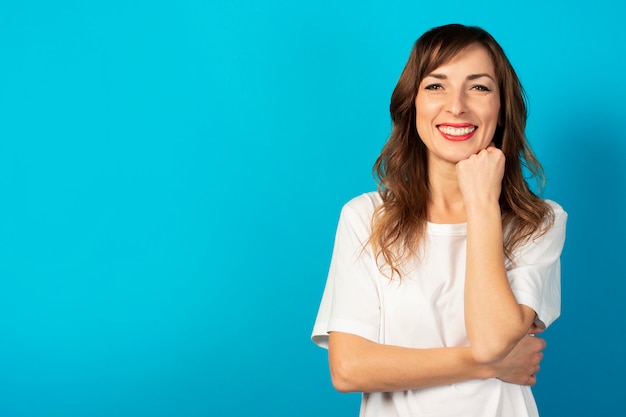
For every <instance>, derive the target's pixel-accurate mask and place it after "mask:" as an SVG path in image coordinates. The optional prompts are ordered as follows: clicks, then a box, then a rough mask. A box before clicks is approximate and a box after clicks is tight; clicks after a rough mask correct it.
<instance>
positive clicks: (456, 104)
mask: <svg viewBox="0 0 626 417" xmlns="http://www.w3.org/2000/svg"><path fill="white" fill-rule="evenodd" d="M446 105H447V111H448V112H449V113H450V114H452V115H453V116H460V115H462V114H464V113H465V112H466V111H467V107H466V106H467V103H466V97H465V94H464V92H463V91H462V90H456V91H450V92H449V94H448V100H447V103H446Z"/></svg>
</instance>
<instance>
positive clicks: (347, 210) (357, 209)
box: [341, 191, 383, 222]
mask: <svg viewBox="0 0 626 417" xmlns="http://www.w3.org/2000/svg"><path fill="white" fill-rule="evenodd" d="M382 203H383V201H382V199H381V197H380V194H378V192H377V191H371V192H369V193H365V194H361V195H360V196H358V197H354V198H353V199H352V200H350V201H348V202H347V203H346V204H344V206H343V208H342V209H341V216H342V217H350V218H353V219H356V218H358V219H363V220H367V222H370V221H371V219H372V215H373V214H374V211H375V210H376V208H377V207H378V206H380V205H381V204H382Z"/></svg>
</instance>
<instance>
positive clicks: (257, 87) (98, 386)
mask: <svg viewBox="0 0 626 417" xmlns="http://www.w3.org/2000/svg"><path fill="white" fill-rule="evenodd" d="M616 4H617V2H612V1H611V2H604V1H594V2H580V4H579V5H577V4H576V3H572V2H570V1H568V2H565V1H553V2H548V1H542V2H539V1H526V2H524V5H523V6H522V5H521V3H520V4H519V5H514V4H505V2H500V1H476V2H467V1H449V2H446V3H445V6H444V5H443V4H442V3H440V2H424V4H422V2H417V1H391V2H382V1H378V2H374V1H354V0H351V1H344V2H334V1H319V2H291V1H269V0H268V1H251V0H250V1H246V0H238V1H229V2H227V1H223V2H210V1H201V0H187V1H180V2H178V1H176V2H175V1H165V0H161V1H159V0H153V1H146V0H125V1H120V0H112V1H107V2H95V1H69V0H61V1H54V2H53V1H50V2H44V1H22V2H9V1H7V0H5V1H2V4H1V6H0V52H1V54H0V60H1V61H0V62H1V65H0V201H1V203H0V415H2V416H10V417H18V416H29V417H30V416H63V417H74V416H94V417H97V416H113V415H116V416H243V415H257V416H258V415H272V416H317V415H320V414H326V415H336V416H346V415H357V413H358V411H357V409H358V402H359V395H358V394H350V395H344V394H339V393H337V392H335V391H334V390H333V388H332V386H331V384H330V381H329V376H328V370H327V363H326V355H325V351H323V350H321V349H319V348H317V347H316V346H314V345H313V344H312V343H311V342H310V341H309V335H310V331H311V327H312V325H313V321H314V318H315V314H316V312H317V306H318V303H319V300H320V297H321V294H322V289H323V285H324V282H325V277H326V273H327V269H328V263H329V260H330V254H331V249H332V243H333V238H334V233H335V227H336V222H337V219H338V215H339V210H340V208H341V206H342V205H343V203H345V202H346V201H347V200H348V199H350V198H352V197H353V196H356V195H358V194H360V193H362V192H366V191H369V190H372V189H374V183H373V181H372V179H371V175H370V170H371V166H372V164H373V162H374V159H375V158H376V156H377V155H378V152H379V151H380V149H381V147H382V145H383V143H384V142H385V140H386V138H387V135H388V133H389V128H390V121H389V115H388V103H389V97H390V95H391V91H392V89H393V87H394V85H395V83H396V80H397V78H398V76H399V74H400V71H401V69H402V67H403V66H404V63H405V60H406V58H407V57H408V54H409V51H410V48H411V46H412V43H413V42H414V40H415V39H416V38H417V37H418V36H419V35H420V34H421V33H423V32H424V31H425V30H427V29H429V28H431V27H433V26H436V25H440V24H445V23H451V22H460V23H465V24H477V25H480V26H483V27H484V28H485V29H487V30H488V31H490V32H491V33H492V34H493V35H494V36H495V37H496V39H498V40H499V42H500V43H501V44H502V45H503V47H504V48H505V50H506V51H507V53H508V55H509V58H510V59H511V61H512V62H513V64H514V66H515V67H516V69H517V71H518V73H519V75H520V77H521V79H522V81H523V83H524V85H525V87H526V89H527V92H528V95H529V98H530V119H529V125H528V130H527V133H528V136H529V138H530V141H531V143H532V145H533V147H534V149H535V151H536V153H537V155H538V157H539V158H540V160H541V161H542V162H543V164H544V167H545V169H546V171H547V176H548V187H547V189H546V192H545V196H546V197H549V198H552V199H555V200H557V201H559V202H560V203H561V204H562V205H563V206H564V207H565V208H566V209H567V211H568V212H569V214H570V220H569V228H568V240H567V243H566V247H565V251H564V254H563V258H562V260H563V314H562V317H561V319H559V321H557V322H556V323H555V325H554V326H553V327H552V328H551V329H549V330H548V331H547V332H546V334H545V336H546V338H547V340H548V348H547V350H546V352H545V353H546V358H545V360H544V361H543V367H542V372H541V373H540V378H539V383H538V385H537V386H536V388H535V393H536V397H537V400H538V403H539V407H540V410H541V411H542V415H543V416H590V415H598V416H623V415H625V414H626V406H625V403H624V394H626V390H625V388H624V383H623V376H624V375H625V374H626V355H624V350H623V349H624V348H623V346H624V334H625V332H624V330H625V328H626V319H625V314H624V312H623V311H622V308H623V306H624V305H625V304H626V296H625V294H626V288H625V285H626V284H625V279H624V278H625V277H626V274H625V268H624V262H623V261H624V256H623V252H624V244H623V236H624V234H625V233H626V224H625V220H624V219H625V217H624V213H625V211H626V210H625V208H626V207H625V205H626V199H625V197H624V196H625V191H626V190H625V185H624V184H625V175H626V168H624V165H623V164H622V163H621V160H622V156H623V155H624V154H626V129H624V127H623V120H624V97H626V82H625V78H624V73H625V71H626V65H625V61H624V43H625V41H626V36H625V35H624V31H623V26H624V24H623V21H624V17H625V15H626V14H625V13H624V10H623V9H621V8H620V7H619V6H617V5H616Z"/></svg>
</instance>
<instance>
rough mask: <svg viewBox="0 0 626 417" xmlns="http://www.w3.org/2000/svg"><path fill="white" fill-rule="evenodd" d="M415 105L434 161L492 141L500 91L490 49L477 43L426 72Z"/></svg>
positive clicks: (462, 156)
mask: <svg viewBox="0 0 626 417" xmlns="http://www.w3.org/2000/svg"><path fill="white" fill-rule="evenodd" d="M415 111H416V121H415V125H416V127H417V132H418V134H419V136H420V138H421V139H422V141H423V142H424V144H425V145H426V147H427V148H428V160H429V163H435V164H436V163H438V162H444V163H450V164H456V163H457V162H459V161H461V160H464V159H467V158H469V157H470V156H471V155H472V154H475V153H478V152H480V151H481V150H483V149H485V148H486V147H487V146H489V144H490V143H491V141H492V139H493V135H494V133H495V130H496V127H497V125H498V119H499V115H500V91H499V89H498V81H497V80H496V75H495V69H494V66H493V62H492V60H491V57H490V56H489V54H488V53H487V50H486V49H485V48H484V47H483V46H482V45H479V44H472V45H470V46H468V47H467V48H466V49H464V50H463V51H461V52H460V53H459V54H458V55H456V56H455V57H454V58H452V60H450V61H449V62H447V63H446V64H444V65H442V66H440V67H439V68H436V69H435V70H434V71H433V72H431V73H430V74H426V76H425V77H424V79H423V80H422V82H421V83H420V85H419V88H418V92H417V96H416V97H415ZM429 166H431V167H434V166H436V165H434V164H433V165H429Z"/></svg>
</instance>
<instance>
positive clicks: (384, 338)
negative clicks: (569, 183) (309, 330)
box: [312, 25, 567, 417]
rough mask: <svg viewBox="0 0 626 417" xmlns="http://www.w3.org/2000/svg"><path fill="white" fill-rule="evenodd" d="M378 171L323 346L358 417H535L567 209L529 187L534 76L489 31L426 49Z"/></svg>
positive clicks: (345, 230)
mask: <svg viewBox="0 0 626 417" xmlns="http://www.w3.org/2000/svg"><path fill="white" fill-rule="evenodd" d="M390 110H391V117H392V121H393V128H392V132H391V136H390V138H389V140H388V142H387V144H386V145H385V146H384V148H383V150H382V152H381V155H380V156H379V157H378V160H377V161H376V164H375V166H374V172H375V174H376V176H377V179H378V192H375V193H368V194H364V195H362V196H360V197H357V198H355V199H353V200H352V201H350V202H348V203H347V204H346V205H345V206H344V208H343V210H342V213H341V217H340V221H339V226H338V230H337V235H336V240H335V248H334V251H333V258H332V262H331V267H330V272H329V276H328V281H327V284H326V288H325V290H324V295H323V298H322V303H321V306H320V310H319V313H318V316H317V320H316V323H315V327H314V330H313V335H312V338H313V340H314V341H315V342H316V343H317V344H319V345H320V346H323V347H328V353H329V364H330V371H331V377H332V381H333V384H334V386H335V387H336V388H337V389H338V390H339V391H342V392H349V391H358V392H363V393H364V394H363V400H362V404H361V416H437V417H445V416H480V417H489V416H516V417H520V416H536V415H538V412H537V407H536V405H535V401H534V399H533V396H532V393H531V390H530V386H532V385H534V383H535V382H536V373H537V372H538V371H539V362H540V360H541V358H542V350H543V348H544V347H545V342H544V341H543V339H541V338H539V337H534V335H535V334H537V333H540V332H541V331H542V330H543V329H545V328H546V327H547V326H549V325H550V324H551V323H552V322H553V321H554V320H555V319H556V318H557V317H558V316H559V313H560V263H559V258H560V254H561V250H562V248H563V244H564V239H565V223H566V219H567V214H566V213H565V212H564V211H563V209H562V208H561V207H560V206H559V205H558V204H556V203H554V202H551V201H547V200H542V199H540V198H539V197H537V196H536V195H535V194H534V193H533V192H532V191H531V190H530V188H529V187H528V185H527V184H526V182H525V180H524V176H523V171H522V167H523V166H526V167H527V168H528V170H529V171H530V173H531V174H533V175H534V177H535V178H536V179H537V180H538V183H539V184H540V183H541V182H542V180H543V175H542V170H541V166H540V165H539V163H538V161H537V160H536V159H535V156H534V155H533V153H532V151H531V149H530V147H529V145H528V143H527V141H526V139H525V136H524V128H525V124H526V107H525V102H524V95H523V90H522V87H521V84H520V82H519V79H518V77H517V75H516V74H515V71H514V70H513V68H512V66H511V64H510V62H509V61H508V59H507V58H506V56H505V54H504V52H503V50H502V48H501V47H500V46H499V45H498V43H497V42H496V41H495V40H494V39H493V38H492V37H491V35H489V34H488V33H487V32H485V31H484V30H482V29H480V28H477V27H466V26H462V25H446V26H442V27H438V28H434V29H432V30H430V31H428V32H427V33H425V34H424V35H423V36H422V37H421V38H420V39H418V41H417V42H416V43H415V46H414V47H413V50H412V52H411V55H410V57H409V60H408V62H407V64H406V67H405V68H404V71H403V72H402V75H401V76H400V79H399V81H398V83H397V85H396V88H395V90H394V92H393V95H392V98H391V105H390Z"/></svg>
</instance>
